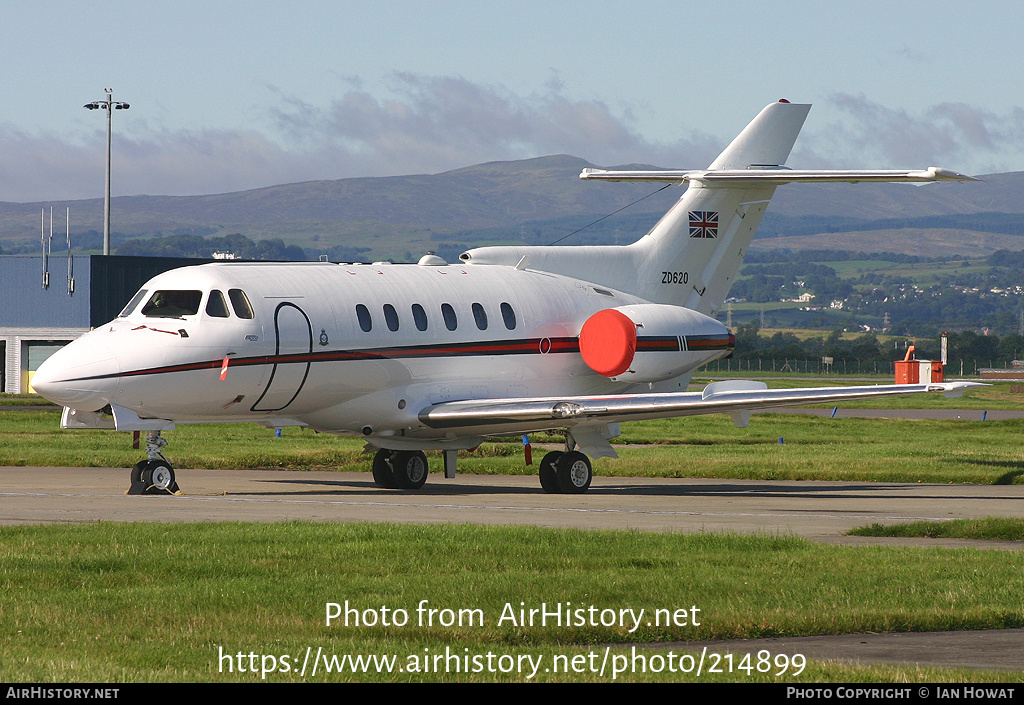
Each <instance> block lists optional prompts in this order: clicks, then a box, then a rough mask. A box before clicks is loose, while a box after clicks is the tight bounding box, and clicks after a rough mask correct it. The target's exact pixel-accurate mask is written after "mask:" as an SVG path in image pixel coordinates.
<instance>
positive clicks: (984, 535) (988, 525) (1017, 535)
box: [848, 517, 1024, 541]
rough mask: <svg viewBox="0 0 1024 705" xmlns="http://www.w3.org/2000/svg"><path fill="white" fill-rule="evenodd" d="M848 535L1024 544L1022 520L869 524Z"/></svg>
mask: <svg viewBox="0 0 1024 705" xmlns="http://www.w3.org/2000/svg"><path fill="white" fill-rule="evenodd" d="M848 533H849V534H850V535H851V536H898V537H909V538H912V537H917V538H929V539H987V540H994V541H1024V519H1010V518H1003V517H987V518H985V519H952V520H950V521H915V522H910V523H907V524H893V525H890V526H884V525H882V524H872V525H871V526H863V527H859V528H856V529H852V530H851V531H849V532H848Z"/></svg>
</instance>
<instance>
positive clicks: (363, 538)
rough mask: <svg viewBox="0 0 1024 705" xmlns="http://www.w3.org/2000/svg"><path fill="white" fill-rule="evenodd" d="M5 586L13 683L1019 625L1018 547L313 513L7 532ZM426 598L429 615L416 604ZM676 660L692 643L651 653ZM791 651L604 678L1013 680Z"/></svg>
mask: <svg viewBox="0 0 1024 705" xmlns="http://www.w3.org/2000/svg"><path fill="white" fill-rule="evenodd" d="M0 586H2V588H0V630H2V632H3V634H4V635H5V636H4V640H3V646H2V647H0V653H2V655H3V659H2V660H0V679H3V680H5V681H7V682H44V681H58V682H69V681H91V682H123V681H235V682H238V681H241V682H259V681H261V680H263V679H264V678H263V676H264V674H263V673H262V672H261V669H269V672H268V673H267V674H266V680H267V681H273V682H279V681H307V682H308V681H314V682H320V681H350V680H367V681H381V680H383V681H421V680H425V681H436V680H441V681H444V680H453V681H493V680H509V681H526V680H543V681H546V680H551V681H571V682H579V681H591V680H595V681H603V682H607V681H610V680H612V677H611V670H610V667H609V670H607V671H605V673H604V674H603V675H601V674H600V673H599V672H598V673H595V672H593V671H592V670H590V668H591V667H593V668H596V665H599V664H600V658H598V660H597V662H596V664H595V662H594V661H590V667H588V668H585V669H584V670H582V671H580V672H575V671H574V672H570V673H564V672H558V673H556V672H554V671H548V670H545V669H546V668H551V667H552V666H554V665H555V663H556V657H557V656H562V657H563V658H572V657H574V656H579V657H582V658H583V660H582V661H580V663H581V664H586V663H587V655H588V654H591V653H596V654H598V655H599V656H600V655H602V654H604V653H606V652H605V649H606V647H608V649H609V653H612V654H616V655H617V654H626V653H629V651H628V649H627V648H626V646H625V645H629V644H640V645H651V644H652V643H655V642H662V643H664V642H676V641H686V640H696V639H722V638H736V637H764V636H792V635H801V634H838V633H856V632H878V631H906V630H948V629H981V628H1005V627H1021V626H1024V612H1022V610H1021V600H1020V595H1021V593H1022V591H1024V554H1021V553H1010V554H1007V553H1005V552H992V551H972V550H929V551H922V550H913V549H901V548H888V547H871V548H838V547H826V546H820V545H815V544H812V543H810V542H808V541H804V540H802V539H797V538H792V537H785V536H736V535H711V534H693V535H687V536H678V535H663V534H645V533H639V532H588V531H565V530H562V531H555V530H544V529H529V528H502V527H476V526H454V525H448V526H430V527H424V526H400V525H387V524H373V525H366V524H326V523H317V524H309V523H293V524H270V525H266V524H258V525H253V524H196V525H146V524H133V525H118V524H99V525H92V526H47V527H7V528H3V529H0ZM423 600H426V601H427V602H426V603H423V602H422V601H423ZM346 601H348V608H349V609H352V610H355V612H354V613H348V614H350V615H351V616H350V618H349V623H348V626H346V625H345V621H344V617H341V618H339V619H337V620H336V621H334V622H333V623H332V624H331V625H330V626H328V625H327V623H326V614H327V609H328V607H327V605H328V603H337V604H338V605H339V606H341V607H340V609H341V610H342V614H345V612H344V607H345V603H346ZM566 603H570V604H569V605H566ZM420 605H424V608H425V610H426V609H435V610H438V611H437V612H435V613H434V614H433V615H431V614H430V613H429V612H423V613H420V612H418V611H417V608H418V607H419V606H420ZM542 605H543V606H544V608H545V609H547V610H548V611H549V612H550V611H551V610H552V608H553V607H554V606H556V605H560V606H562V607H565V609H567V610H568V609H581V610H585V612H584V613H575V614H574V615H573V617H572V623H567V624H566V623H563V624H561V625H559V624H557V623H555V621H554V619H553V618H552V619H551V621H550V622H549V623H548V624H546V625H542V624H540V621H539V618H538V617H536V616H535V621H534V622H533V623H532V624H531V623H530V622H529V618H527V620H526V621H525V622H524V621H522V619H521V614H522V613H521V612H520V610H521V609H525V610H527V614H529V610H531V609H539V608H542ZM591 607H593V608H594V610H593V611H591V610H590V608H591ZM384 608H387V610H385V609H384ZM560 609H561V607H560ZM641 609H643V610H644V611H645V612H644V615H643V616H642V617H641V618H640V619H636V617H635V616H632V615H627V616H626V617H625V618H624V619H623V620H622V621H621V622H620V621H619V617H618V614H619V613H618V611H619V610H633V611H634V612H633V615H636V614H639V610H641ZM398 610H404V611H405V619H402V618H401V613H400V612H399V611H398ZM443 610H451V612H450V613H445V612H443ZM607 610H611V611H612V612H613V613H614V615H615V616H614V618H612V616H611V615H610V614H609V613H608V612H606V611H607ZM656 610H663V612H661V613H658V612H656ZM460 611H463V612H461V613H460ZM388 615H390V617H388ZM446 615H447V616H446ZM655 615H657V616H655ZM503 617H504V619H503ZM386 618H388V619H390V622H391V623H390V624H389V626H381V624H380V622H383V621H384V620H385V619H386ZM460 618H461V619H462V622H461V624H460V622H459V619H460ZM357 621H358V626H357V624H356V623H357ZM368 621H373V622H375V624H374V625H372V626H367V625H366V624H365V623H366V622H368ZM400 621H404V624H401V625H397V624H395V623H396V622H400ZM421 622H422V624H421ZM602 622H604V623H603V624H602ZM658 622H661V624H660V625H659V624H658ZM637 625H639V626H637ZM446 647H447V648H448V649H449V651H450V652H452V653H455V654H457V655H462V656H469V655H481V656H482V655H485V654H488V653H490V654H493V655H496V656H500V655H504V656H508V657H511V658H516V659H521V658H525V657H526V656H530V657H531V658H534V659H540V661H539V663H540V666H541V667H540V668H539V669H536V673H535V675H533V676H532V677H530V678H528V677H527V676H528V672H520V671H519V670H518V669H516V670H510V672H508V673H488V672H482V673H465V672H462V673H451V672H449V673H436V672H434V671H433V670H432V671H431V672H429V673H415V672H409V669H410V666H411V665H413V664H414V663H415V664H420V666H421V667H422V661H420V660H419V659H421V658H422V657H424V656H429V655H431V654H437V653H443V652H444V650H445V648H446ZM645 648H646V647H645ZM307 649H311V650H312V651H313V652H316V650H317V649H320V650H321V653H322V654H327V655H331V656H336V657H338V658H339V659H340V658H342V657H343V656H344V655H346V654H348V655H357V654H362V655H385V656H387V655H393V656H395V657H396V658H397V666H398V667H400V668H402V669H404V671H403V672H397V670H396V669H394V668H391V669H386V670H387V671H388V672H386V673H378V672H377V668H376V667H370V668H369V670H368V672H366V673H355V672H353V667H352V666H351V663H349V664H348V666H347V667H346V666H345V665H344V664H342V665H341V666H340V672H335V673H325V672H324V671H323V668H321V671H320V672H319V673H318V675H316V676H313V675H312V674H311V672H310V671H309V670H307V671H306V675H304V676H303V675H301V674H300V673H297V672H296V671H299V664H301V663H302V662H303V661H304V658H305V657H304V655H305V654H306V653H307ZM670 651H671V652H673V653H675V654H677V655H679V654H682V653H684V651H685V650H684V649H683V648H681V647H679V646H678V645H677V646H672V647H662V648H660V649H653V650H648V651H646V653H648V654H649V655H650V654H661V655H662V657H663V658H664V657H665V656H666V655H667V654H668V653H669V652H670ZM250 653H251V654H255V655H256V660H255V661H250V660H249V659H248V658H243V659H242V662H243V665H244V667H245V669H246V670H245V672H242V673H239V672H238V669H237V666H238V663H239V661H238V660H237V659H234V660H233V658H232V657H233V656H235V655H237V654H242V655H244V656H248V654H250ZM224 654H227V655H228V658H227V661H226V662H225V660H224V659H223V658H222V656H223V655H224ZM266 656H272V657H273V660H270V659H268V658H265V657H266ZM777 656H779V657H781V656H785V662H784V663H783V662H782V661H779V662H775V661H774V658H775V657H777ZM796 656H797V655H796V654H794V653H787V654H772V659H773V666H772V668H771V669H770V671H768V672H763V673H758V672H756V671H754V672H748V673H744V672H742V671H734V672H733V673H731V674H730V673H722V674H709V673H706V672H705V673H703V674H702V675H701V676H699V677H698V676H697V675H696V673H692V672H691V673H689V674H687V673H678V672H677V673H671V672H669V671H667V670H662V671H661V672H658V673H651V672H647V673H644V672H643V671H642V669H640V668H639V666H638V665H637V664H636V663H635V662H633V663H631V664H626V663H623V662H622V661H620V662H618V666H619V667H622V668H625V669H626V670H625V671H623V672H621V673H619V674H617V677H616V680H629V681H632V680H657V681H664V680H684V681H686V680H688V681H707V680H738V681H741V682H746V681H757V680H766V681H774V680H783V681H786V682H791V681H814V680H836V681H878V680H897V681H900V680H902V681H914V680H925V681H945V680H970V681H972V682H973V681H980V680H1005V679H1007V678H1015V679H1019V678H1020V677H1021V676H1024V674H1007V673H984V672H974V671H972V672H969V673H966V672H957V671H949V670H943V669H926V670H922V669H919V668H916V667H903V668H894V667H884V668H867V667H853V666H842V665H837V664H814V663H811V664H809V665H807V666H806V667H805V668H802V669H799V672H798V669H797V660H796ZM285 657H287V659H285ZM412 658H415V659H416V661H413V660H411V659H412ZM741 658H742V654H739V655H737V656H736V658H735V663H736V664H737V665H738V664H739V663H740V660H741ZM535 663H536V662H535ZM748 663H749V662H748ZM226 664H231V666H230V670H229V667H228V666H227V665H226ZM505 664H506V665H509V662H508V661H506V662H505ZM378 665H379V664H378ZM435 665H436V664H435ZM497 665H498V664H497V663H495V666H497ZM783 665H785V666H786V668H782V666H783ZM286 667H287V670H285V668H286ZM482 667H483V666H482ZM253 669H255V670H256V671H257V672H256V673H253V672H252V670H253ZM448 669H449V671H450V670H451V669H452V664H451V663H449V665H448ZM355 670H358V669H355ZM434 670H436V669H434ZM691 670H692V668H691Z"/></svg>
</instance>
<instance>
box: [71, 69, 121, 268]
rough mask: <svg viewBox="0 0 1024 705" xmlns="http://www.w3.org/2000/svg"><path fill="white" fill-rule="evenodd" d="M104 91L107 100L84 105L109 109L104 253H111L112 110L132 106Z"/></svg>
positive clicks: (110, 92) (111, 91)
mask: <svg viewBox="0 0 1024 705" xmlns="http://www.w3.org/2000/svg"><path fill="white" fill-rule="evenodd" d="M103 92H104V93H106V94H107V99H106V100H94V101H93V102H91V103H86V104H85V105H84V106H83V107H85V108H88V109H89V110H106V111H107V189H106V193H105V196H104V199H103V254H105V255H109V254H110V113H111V111H112V110H127V109H128V108H129V107H130V106H129V105H128V103H122V102H121V101H114V99H113V95H111V94H112V93H113V92H114V89H113V88H104V89H103Z"/></svg>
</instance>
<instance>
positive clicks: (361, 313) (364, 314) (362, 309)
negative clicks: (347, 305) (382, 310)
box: [356, 304, 373, 333]
mask: <svg viewBox="0 0 1024 705" xmlns="http://www.w3.org/2000/svg"><path fill="white" fill-rule="evenodd" d="M356 318H357V319H358V320H359V327H360V328H362V329H363V332H364V333H369V332H370V331H371V330H372V329H373V319H371V318H370V309H368V308H366V306H364V305H363V304H356Z"/></svg>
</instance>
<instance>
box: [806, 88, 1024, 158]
mask: <svg viewBox="0 0 1024 705" xmlns="http://www.w3.org/2000/svg"><path fill="white" fill-rule="evenodd" d="M828 105H830V106H832V107H833V108H835V109H836V110H837V111H838V113H839V118H838V119H837V120H835V121H833V122H832V123H831V124H829V125H828V126H827V127H826V128H825V129H824V130H821V129H818V130H813V129H812V130H808V131H807V132H806V133H805V134H804V136H803V137H802V138H801V149H802V151H801V152H800V156H801V158H803V159H806V160H808V161H813V162H815V164H816V165H817V164H820V165H828V166H846V167H857V166H892V167H916V166H931V165H935V166H945V167H948V168H952V169H956V170H958V171H965V172H968V173H985V172H993V171H1019V170H1022V169H1024V110H1021V109H1020V108H1014V109H1011V110H1009V111H1007V112H1006V113H1005V114H1003V115H999V114H997V113H994V112H992V111H988V110H983V109H981V108H978V107H976V106H972V105H968V104H966V103H940V104H937V105H932V106H928V107H925V108H922V109H921V110H919V111H918V112H916V113H915V112H911V111H909V110H907V109H904V108H891V107H888V106H884V105H881V104H879V103H875V102H872V101H869V100H868V99H867V98H865V97H864V96H863V95H849V94H845V93H836V94H833V95H832V96H830V97H829V100H828ZM802 165H806V164H803V163H802Z"/></svg>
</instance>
